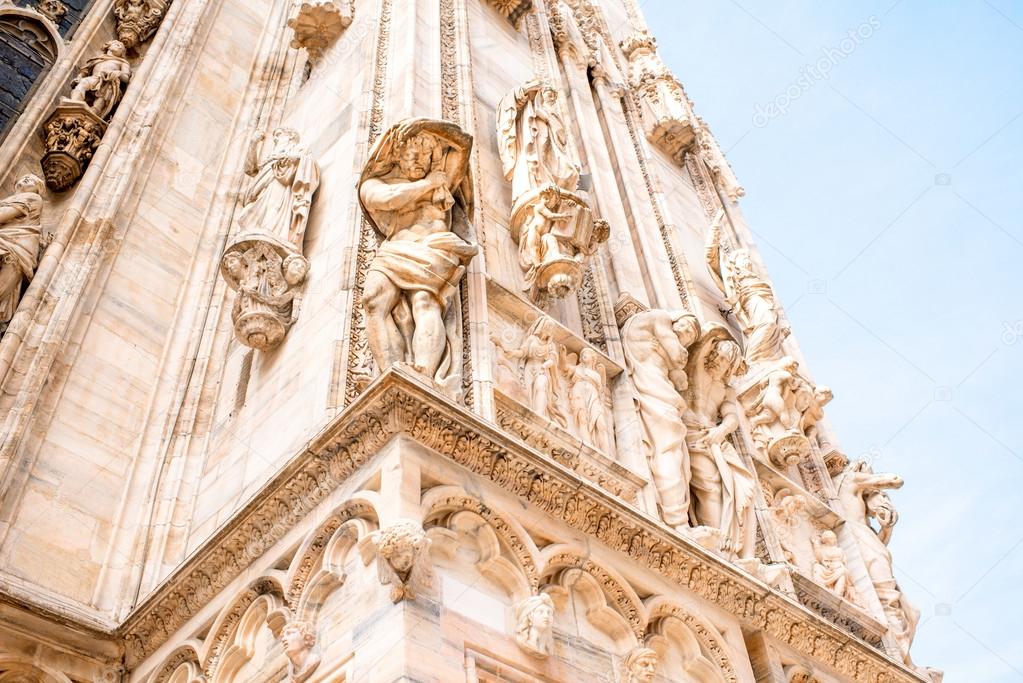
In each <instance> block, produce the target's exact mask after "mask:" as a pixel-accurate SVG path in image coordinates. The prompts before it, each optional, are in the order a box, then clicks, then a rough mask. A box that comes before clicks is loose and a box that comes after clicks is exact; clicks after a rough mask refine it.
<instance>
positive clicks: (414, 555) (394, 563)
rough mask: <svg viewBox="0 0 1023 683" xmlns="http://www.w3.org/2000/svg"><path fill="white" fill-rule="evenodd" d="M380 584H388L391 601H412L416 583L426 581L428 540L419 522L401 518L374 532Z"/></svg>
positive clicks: (427, 576) (427, 574)
mask: <svg viewBox="0 0 1023 683" xmlns="http://www.w3.org/2000/svg"><path fill="white" fill-rule="evenodd" d="M373 541H374V543H375V545H376V551H377V572H378V575H379V578H380V583H382V584H384V585H385V586H388V585H389V586H391V601H392V602H401V601H402V600H405V599H409V600H415V599H416V593H415V585H416V584H421V583H426V582H427V581H428V580H429V576H430V574H431V572H430V566H429V563H428V560H429V558H428V554H429V547H430V539H429V538H427V537H426V532H425V531H423V527H422V526H420V525H419V523H418V522H414V521H412V520H408V519H403V520H398V521H397V522H394V523H393V524H391V525H390V526H388V527H386V528H384V529H382V530H380V531H374V532H373Z"/></svg>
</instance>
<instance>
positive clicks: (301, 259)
mask: <svg viewBox="0 0 1023 683" xmlns="http://www.w3.org/2000/svg"><path fill="white" fill-rule="evenodd" d="M265 138H266V136H265V135H264V134H263V133H262V132H259V133H256V134H255V135H254V136H253V137H252V139H251V140H250V143H249V150H248V155H247V157H246V163H245V172H246V174H247V175H249V176H251V177H252V181H251V182H250V183H249V186H248V188H247V189H246V190H245V191H244V192H243V194H242V197H241V202H240V203H241V210H240V211H239V212H238V219H237V229H236V232H235V236H234V238H233V239H232V240H231V241H230V242H229V243H228V245H227V248H226V249H225V250H224V255H223V257H222V258H221V262H220V272H221V274H222V275H223V277H224V280H225V281H226V282H227V284H228V286H229V287H231V289H234V290H236V291H237V292H238V294H237V296H236V297H235V302H234V307H233V309H232V311H231V319H232V321H233V322H234V329H235V335H236V336H237V337H238V340H239V341H240V342H241V343H243V344H245V345H246V346H250V347H252V348H255V349H264V350H265V349H269V348H272V347H274V346H276V345H277V344H279V343H280V342H281V340H282V339H283V338H284V335H285V334H286V333H287V331H288V329H289V328H290V327H291V326H292V325H293V324H294V323H295V320H296V319H297V317H298V306H297V301H296V299H298V297H299V286H300V285H301V284H302V283H303V282H304V281H305V278H306V274H307V273H308V272H309V261H308V260H307V259H306V258H305V256H304V255H303V253H302V250H303V243H304V242H305V229H306V225H307V224H308V222H309V211H310V208H311V205H312V200H313V195H314V194H315V193H316V190H317V188H318V187H319V185H320V171H319V167H318V166H317V164H316V161H315V160H313V158H312V155H311V154H310V153H309V151H308V150H307V149H306V148H305V147H303V146H302V144H301V139H300V137H299V134H298V131H296V130H294V129H293V128H286V127H280V128H277V129H275V130H274V131H273V147H272V149H271V151H270V152H269V153H268V154H267V155H266V156H265V157H263V158H262V159H261V158H260V148H261V147H262V145H263V142H264V140H265Z"/></svg>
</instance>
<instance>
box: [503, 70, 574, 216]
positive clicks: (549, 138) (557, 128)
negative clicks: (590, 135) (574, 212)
mask: <svg viewBox="0 0 1023 683" xmlns="http://www.w3.org/2000/svg"><path fill="white" fill-rule="evenodd" d="M497 115H498V120H497V132H498V141H499V145H500V149H499V151H500V155H501V164H502V168H503V171H504V175H505V178H506V179H507V180H510V181H511V183H512V198H513V199H514V200H518V199H519V197H522V196H523V195H524V194H526V193H527V192H529V191H530V190H538V189H540V188H542V187H544V186H545V185H554V186H555V187H558V188H560V189H562V190H565V191H567V192H574V191H575V190H576V189H577V188H578V187H579V166H578V165H576V163H575V162H574V161H573V160H572V156H571V154H569V150H568V140H569V139H568V127H567V126H566V125H565V121H564V120H563V119H562V118H561V114H560V112H559V111H558V92H557V90H555V89H554V88H552V87H551V86H549V85H545V84H543V83H541V82H540V81H536V80H533V81H530V82H528V83H526V84H525V85H523V86H522V87H520V88H516V89H515V90H512V91H511V92H510V93H508V94H507V95H505V97H504V99H502V100H501V102H500V104H499V105H498V114H497Z"/></svg>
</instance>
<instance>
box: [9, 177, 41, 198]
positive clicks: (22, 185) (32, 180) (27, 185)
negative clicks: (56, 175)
mask: <svg viewBox="0 0 1023 683" xmlns="http://www.w3.org/2000/svg"><path fill="white" fill-rule="evenodd" d="M14 191H15V192H34V193H36V194H42V193H43V180H42V178H40V177H39V176H37V175H35V174H34V173H26V174H25V175H23V176H21V177H20V178H18V182H16V183H14Z"/></svg>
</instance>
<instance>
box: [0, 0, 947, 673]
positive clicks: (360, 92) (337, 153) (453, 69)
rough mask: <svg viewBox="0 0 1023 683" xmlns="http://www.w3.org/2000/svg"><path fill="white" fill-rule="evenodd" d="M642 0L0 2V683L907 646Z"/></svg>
mask: <svg viewBox="0 0 1023 683" xmlns="http://www.w3.org/2000/svg"><path fill="white" fill-rule="evenodd" d="M65 3H66V4H65ZM639 4H640V3H639V2H638V1H637V0H307V1H302V2H297V1H296V2H291V0H91V2H86V1H85V0H75V2H67V0H65V2H60V1H59V0H38V1H37V0H24V1H19V2H17V3H14V2H10V1H9V0H7V1H5V2H3V3H0V62H2V64H0V66H2V67H3V68H4V73H3V74H2V76H0V78H2V79H3V81H2V83H0V96H2V98H0V99H2V102H0V105H2V106H0V114H2V117H3V118H2V120H0V127H2V133H0V134H2V135H3V138H2V142H0V168H2V169H4V171H3V173H2V174H0V194H2V195H3V198H2V199H0V254H2V255H3V258H2V260H0V329H2V338H0V389H2V390H0V415H2V417H3V432H2V441H0V477H2V479H0V683H14V682H22V681H32V682H43V681H45V682H46V683H93V682H96V683H114V682H120V681H125V682H130V683H198V682H204V683H221V682H222V683H227V682H238V683H241V682H243V681H244V682H263V681H274V682H276V681H293V682H296V683H321V682H322V683H335V682H340V681H348V682H358V683H362V682H366V683H375V682H381V683H383V682H388V683H389V682H391V681H423V682H426V681H436V682H441V683H449V682H456V681H458V682H461V681H465V682H467V683H475V682H481V683H482V682H487V683H496V682H499V681H500V682H516V683H525V682H533V681H543V682H545V683H553V682H558V683H569V682H573V683H574V682H577V681H601V682H607V683H652V682H655V681H656V682H667V681H673V682H674V681H693V682H699V683H726V682H727V683H754V682H757V683H765V682H772V683H797V682H798V683H802V682H809V681H817V682H819V683H838V682H843V681H864V682H869V683H911V682H923V683H940V681H941V677H942V675H941V673H940V672H938V671H936V670H933V669H929V668H926V667H923V666H921V665H919V664H917V663H914V662H913V660H912V658H911V656H910V646H911V643H912V640H913V635H914V631H915V629H916V624H917V621H918V619H919V612H918V611H917V610H916V609H915V608H914V607H913V605H912V602H911V599H910V598H907V597H906V596H905V595H904V594H903V592H902V589H901V588H900V586H899V585H898V583H897V581H896V579H895V576H894V574H893V569H892V557H891V554H890V552H889V551H888V548H887V545H888V541H889V539H890V537H891V535H892V533H893V532H894V530H895V526H896V522H897V520H898V514H897V512H896V509H895V506H894V504H893V496H892V495H890V492H891V491H892V490H894V489H898V488H899V487H900V486H901V485H902V480H901V479H900V478H899V477H898V476H897V475H895V474H888V473H881V472H874V471H873V470H872V468H871V466H870V464H869V463H868V462H865V461H862V460H850V459H849V458H848V457H846V456H845V455H844V454H843V452H842V449H841V447H840V445H839V443H838V440H837V437H836V435H835V434H834V433H833V430H832V429H831V427H830V425H829V423H828V420H827V417H826V405H827V403H828V402H829V401H830V400H831V397H832V394H831V390H830V389H829V388H828V387H827V386H825V384H824V383H822V381H819V380H818V378H815V377H813V376H812V374H811V372H810V369H809V368H808V367H807V365H806V363H805V362H804V361H803V359H802V357H801V355H800V352H799V348H798V345H797V344H796V341H795V338H794V337H793V336H792V335H791V331H790V329H789V326H788V322H787V319H786V317H785V313H784V311H783V310H782V308H781V306H780V304H779V302H778V300H777V297H776V295H775V292H774V290H773V287H772V284H771V280H770V278H769V276H768V275H767V272H766V269H765V267H764V264H763V262H762V261H761V258H760V256H759V254H758V252H757V250H756V248H755V246H754V244H753V241H752V238H751V235H750V231H749V228H748V227H747V224H746V221H745V219H744V218H743V214H742V211H741V208H740V202H741V198H742V196H743V189H742V187H741V185H740V184H739V181H738V180H737V178H736V176H735V174H734V173H733V171H732V169H731V167H730V166H729V164H728V162H727V160H726V159H725V157H724V154H723V153H722V150H721V149H720V147H719V145H718V143H717V141H716V139H715V137H714V135H713V134H712V132H711V130H710V128H709V125H708V123H707V122H705V121H704V120H703V119H702V118H700V117H699V116H698V115H697V114H696V112H695V111H694V107H693V103H692V101H691V100H690V99H689V97H688V96H687V94H686V92H685V90H684V88H683V86H682V83H681V81H680V80H679V78H678V77H677V76H676V75H675V74H674V73H672V72H671V71H670V70H669V69H668V68H667V67H666V66H665V64H664V63H663V62H662V61H661V59H660V57H659V56H658V49H657V41H656V39H655V37H654V35H653V34H652V33H651V31H650V29H649V27H648V26H647V25H646V24H645V22H644V19H643V17H642V15H641V13H640V10H639V7H638V5H639ZM662 37H666V36H662ZM821 379H822V380H823V379H826V378H821Z"/></svg>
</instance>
